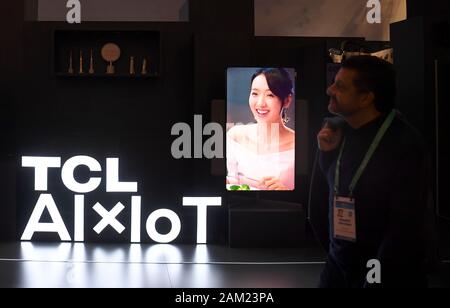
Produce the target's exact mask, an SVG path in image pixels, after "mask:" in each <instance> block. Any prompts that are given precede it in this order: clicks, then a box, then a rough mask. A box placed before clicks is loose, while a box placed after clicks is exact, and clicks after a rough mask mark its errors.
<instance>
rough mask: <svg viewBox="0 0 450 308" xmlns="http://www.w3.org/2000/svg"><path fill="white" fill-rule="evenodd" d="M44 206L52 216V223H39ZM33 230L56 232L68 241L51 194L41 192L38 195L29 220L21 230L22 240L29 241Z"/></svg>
mask: <svg viewBox="0 0 450 308" xmlns="http://www.w3.org/2000/svg"><path fill="white" fill-rule="evenodd" d="M45 208H47V210H48V212H49V213H50V217H51V218H52V220H53V222H52V223H40V222H39V220H40V219H41V217H42V214H43V213H44V210H45ZM35 232H56V233H58V235H59V237H60V238H61V241H70V240H71V239H70V235H69V232H68V231H67V228H66V225H65V224H64V221H63V219H62V217H61V214H60V213H59V211H58V208H57V207H56V204H55V201H54V200H53V197H52V195H49V194H42V195H41V196H40V197H39V200H38V202H37V203H36V206H35V207H34V210H33V213H32V214H31V217H30V220H29V221H28V224H27V226H26V228H25V231H24V232H23V235H22V238H21V240H22V241H30V240H31V238H32V237H33V234H34V233H35Z"/></svg>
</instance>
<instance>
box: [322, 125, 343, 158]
mask: <svg viewBox="0 0 450 308" xmlns="http://www.w3.org/2000/svg"><path fill="white" fill-rule="evenodd" d="M341 141H342V129H341V128H337V129H336V130H333V129H332V128H331V127H330V125H329V124H328V123H326V124H325V126H324V127H323V128H322V129H321V131H320V132H319V134H318V135H317V142H318V144H319V149H320V150H321V151H323V152H330V151H333V150H335V149H337V147H338V146H339V145H340V144H341Z"/></svg>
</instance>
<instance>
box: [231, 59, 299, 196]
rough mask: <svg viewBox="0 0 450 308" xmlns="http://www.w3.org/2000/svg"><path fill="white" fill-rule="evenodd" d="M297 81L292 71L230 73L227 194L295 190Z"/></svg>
mask: <svg viewBox="0 0 450 308" xmlns="http://www.w3.org/2000/svg"><path fill="white" fill-rule="evenodd" d="M295 77H296V72H295V70H294V69H289V68H269V67H267V68H229V69H228V71H227V137H226V140H227V141H226V147H227V151H226V152H227V178H226V185H227V189H228V190H230V191H251V190H260V191H291V190H294V189H295V140H296V138H295Z"/></svg>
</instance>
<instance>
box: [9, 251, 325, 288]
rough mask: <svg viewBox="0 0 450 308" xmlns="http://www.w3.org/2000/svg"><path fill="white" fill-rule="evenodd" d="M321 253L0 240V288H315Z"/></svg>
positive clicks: (320, 264) (321, 262)
mask: <svg viewBox="0 0 450 308" xmlns="http://www.w3.org/2000/svg"><path fill="white" fill-rule="evenodd" d="M322 266H323V253H322V252H320V251H319V252H317V251H314V250H311V249H309V250H307V249H306V250H301V249H287V250H277V251H274V250H270V249H260V250H258V249H256V250H255V249H248V250H245V249H230V248H228V247H224V246H209V245H191V246H190V245H139V244H114V245H112V244H111V245H107V244H81V243H31V242H23V243H8V244H6V243H5V244H0V273H1V275H0V287H44V288H47V287H51V288H53V287H55V288H60V287H62V288H66V287H68V288H72V287H74V288H79V287H82V288H84V287H88V288H90V287H93V288H96V287H102V288H103V287H113V288H123V287H125V288H139V287H147V288H171V287H174V288H240V287H245V288H253V287H257V288H260V287H261V288H278V287H315V286H316V284H317V279H318V275H319V274H320V271H321V268H322Z"/></svg>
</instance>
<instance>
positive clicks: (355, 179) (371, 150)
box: [334, 110, 396, 198]
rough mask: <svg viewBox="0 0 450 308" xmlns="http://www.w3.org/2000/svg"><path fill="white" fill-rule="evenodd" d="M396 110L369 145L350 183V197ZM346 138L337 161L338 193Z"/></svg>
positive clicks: (335, 187) (336, 184) (335, 186)
mask: <svg viewBox="0 0 450 308" xmlns="http://www.w3.org/2000/svg"><path fill="white" fill-rule="evenodd" d="M395 114H396V111H395V110H392V111H391V113H390V114H389V116H388V117H387V118H386V120H385V121H384V123H383V125H382V126H381V127H380V129H379V130H378V133H377V135H376V136H375V139H374V140H373V142H372V144H371V145H370V147H369V150H368V151H367V153H366V156H365V157H364V160H363V162H362V163H361V165H360V166H359V168H358V170H357V171H356V174H355V176H354V177H353V180H352V182H351V183H350V187H349V192H350V195H349V197H350V198H353V192H354V190H355V187H356V184H357V183H358V181H359V179H360V178H361V175H362V174H363V172H364V170H365V169H366V167H367V164H368V163H369V161H370V159H371V158H372V156H373V154H374V153H375V151H376V149H377V148H378V145H379V144H380V142H381V139H383V137H384V135H385V134H386V132H387V130H388V129H389V127H390V126H391V124H392V122H393V121H394V118H395ZM345 143H346V139H344V142H343V143H342V146H341V150H340V152H339V157H338V160H337V163H336V173H335V177H334V192H335V194H336V195H339V176H340V169H341V159H342V153H344V147H345Z"/></svg>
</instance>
